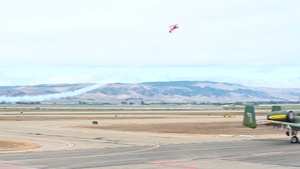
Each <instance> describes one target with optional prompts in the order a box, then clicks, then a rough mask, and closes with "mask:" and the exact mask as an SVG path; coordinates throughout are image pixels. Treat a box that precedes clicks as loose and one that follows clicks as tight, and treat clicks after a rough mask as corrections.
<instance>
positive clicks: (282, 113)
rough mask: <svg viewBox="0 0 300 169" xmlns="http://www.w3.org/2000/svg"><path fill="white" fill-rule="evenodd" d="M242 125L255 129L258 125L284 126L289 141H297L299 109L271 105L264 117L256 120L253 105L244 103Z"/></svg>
mask: <svg viewBox="0 0 300 169" xmlns="http://www.w3.org/2000/svg"><path fill="white" fill-rule="evenodd" d="M243 125H244V126H246V127H249V128H253V129H255V128H256V127H257V126H258V125H268V126H274V127H278V128H280V127H281V128H286V130H287V131H286V135H287V136H291V143H298V141H299V139H298V137H297V132H298V131H299V130H300V111H293V110H281V106H272V110H271V112H270V113H269V114H268V115H267V118H266V119H260V120H256V116H255V111H254V106H253V105H246V106H245V112H244V120H243Z"/></svg>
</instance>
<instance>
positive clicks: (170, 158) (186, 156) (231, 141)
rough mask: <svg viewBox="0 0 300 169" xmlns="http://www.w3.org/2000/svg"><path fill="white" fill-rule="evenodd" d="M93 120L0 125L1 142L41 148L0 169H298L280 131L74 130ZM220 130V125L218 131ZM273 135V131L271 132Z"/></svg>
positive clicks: (3, 160) (294, 149) (11, 156)
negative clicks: (255, 133) (248, 133)
mask: <svg viewBox="0 0 300 169" xmlns="http://www.w3.org/2000/svg"><path fill="white" fill-rule="evenodd" d="M197 121H201V122H203V121H207V122H214V121H215V122H224V121H226V122H228V123H230V122H237V121H238V122H241V121H242V117H236V118H234V119H225V118H223V117H222V118H212V117H211V116H210V118H203V117H197V116H195V115H192V116H188V117H186V118H182V117H176V116H172V117H171V118H170V117H168V118H159V119H105V120H99V122H100V124H99V125H108V124H148V123H168V122H174V123H175V122H197ZM80 125H91V120H65V121H64V120H55V121H53V120H52V121H37V120H35V121H1V123H0V136H1V139H2V140H17V141H25V142H34V143H37V144H39V145H40V146H41V147H39V148H36V149H31V150H20V151H14V152H1V153H0V169H52V168H53V169H79V168H88V169H98V168H99V169H104V168H105V169H153V168H154V169H156V168H158V169H160V168H161V169H172V168H173V169H215V168H222V169H233V168H243V169H253V168H255V169H267V168H272V169H286V168H288V169H293V168H299V167H300V160H299V155H300V144H291V143H290V142H289V138H288V137H286V136H285V135H284V132H280V134H276V135H260V136H255V137H242V136H240V135H239V134H238V133H235V132H234V131H232V133H233V135H229V136H227V135H222V133H220V135H197V134H196V135H194V134H171V133H169V134H168V133H150V132H125V131H110V130H96V129H83V128H74V127H70V126H80ZM220 127H222V126H220ZM270 130H272V128H270Z"/></svg>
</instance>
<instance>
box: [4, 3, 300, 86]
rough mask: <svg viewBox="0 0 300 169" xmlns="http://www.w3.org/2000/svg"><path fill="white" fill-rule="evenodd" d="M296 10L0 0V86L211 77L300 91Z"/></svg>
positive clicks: (297, 5)
mask: <svg viewBox="0 0 300 169" xmlns="http://www.w3.org/2000/svg"><path fill="white" fill-rule="evenodd" d="M299 9H300V1H298V0H226V1H224V0H184V1H183V0H151V1H150V0H126V1H125V0H106V1H105V0H88V1H83V0H51V1H50V0H48V1H47V0H43V1H41V0H26V1H23V0H9V1H0V79H1V80H0V86H10V85H35V84H45V83H85V82H86V83H88V82H93V83H102V82H103V81H105V82H106V81H107V82H122V83H135V82H148V81H177V80H209V81H219V82H231V83H239V84H242V85H247V86H265V87H297V88H299V87H300V50H299V49H300V48H299V44H300V33H299V31H300V21H299V16H300V10H299ZM176 23H178V24H179V29H177V30H175V31H174V32H173V33H172V34H170V33H168V29H169V28H168V26H169V25H172V24H176Z"/></svg>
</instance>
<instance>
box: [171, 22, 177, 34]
mask: <svg viewBox="0 0 300 169" xmlns="http://www.w3.org/2000/svg"><path fill="white" fill-rule="evenodd" d="M169 28H170V29H169V33H172V32H173V31H174V30H175V29H178V28H179V26H178V24H175V25H171V26H169Z"/></svg>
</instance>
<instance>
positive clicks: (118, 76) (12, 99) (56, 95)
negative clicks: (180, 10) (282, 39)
mask: <svg viewBox="0 0 300 169" xmlns="http://www.w3.org/2000/svg"><path fill="white" fill-rule="evenodd" d="M170 38H171V36H169V37H168V38H167V39H166V40H165V41H163V42H162V44H161V45H159V47H158V48H157V49H156V50H153V51H152V52H150V55H149V56H150V57H151V56H152V55H154V54H155V53H157V52H159V50H160V49H162V48H163V47H164V46H165V45H166V43H167V42H168V41H169V40H170ZM149 56H148V57H149ZM144 62H145V59H144V60H141V61H139V62H137V63H135V64H134V65H132V66H130V67H129V68H127V69H125V70H123V71H121V72H120V73H118V74H116V75H114V76H113V77H111V78H109V79H106V80H104V81H102V82H101V83H97V84H95V85H92V86H88V87H84V88H82V89H78V90H75V91H67V92H62V93H54V94H47V95H34V96H16V97H11V96H0V102H5V103H16V102H36V101H47V100H53V99H59V98H64V97H72V96H77V95H80V94H83V93H86V92H90V91H93V90H95V89H97V88H100V87H103V86H104V85H105V84H108V83H110V82H112V81H115V80H120V79H121V78H123V77H125V76H126V75H128V74H129V73H130V72H132V71H134V70H135V69H137V68H138V67H139V66H140V65H141V64H142V63H144Z"/></svg>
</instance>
